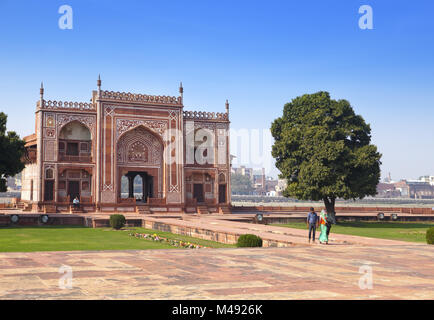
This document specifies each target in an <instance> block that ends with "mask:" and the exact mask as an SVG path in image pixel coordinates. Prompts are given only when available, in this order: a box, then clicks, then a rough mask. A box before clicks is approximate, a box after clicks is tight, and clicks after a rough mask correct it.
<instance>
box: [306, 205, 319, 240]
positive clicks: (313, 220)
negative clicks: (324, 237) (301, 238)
mask: <svg viewBox="0 0 434 320" xmlns="http://www.w3.org/2000/svg"><path fill="white" fill-rule="evenodd" d="M306 224H307V227H308V229H309V243H310V239H311V238H312V236H313V238H312V239H313V242H314V243H315V231H316V228H317V227H318V215H317V214H316V212H315V210H314V209H313V208H310V210H309V213H308V214H307V221H306Z"/></svg>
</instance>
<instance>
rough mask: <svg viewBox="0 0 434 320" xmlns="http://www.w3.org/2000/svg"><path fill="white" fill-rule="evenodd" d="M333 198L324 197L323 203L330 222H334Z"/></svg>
mask: <svg viewBox="0 0 434 320" xmlns="http://www.w3.org/2000/svg"><path fill="white" fill-rule="evenodd" d="M335 200H336V198H334V197H330V198H328V197H325V198H324V205H325V207H326V210H327V215H328V216H329V217H330V218H331V219H330V220H331V221H332V223H336V212H335Z"/></svg>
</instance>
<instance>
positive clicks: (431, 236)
mask: <svg viewBox="0 0 434 320" xmlns="http://www.w3.org/2000/svg"><path fill="white" fill-rule="evenodd" d="M426 243H428V244H434V227H431V228H429V229H428V230H427V231H426Z"/></svg>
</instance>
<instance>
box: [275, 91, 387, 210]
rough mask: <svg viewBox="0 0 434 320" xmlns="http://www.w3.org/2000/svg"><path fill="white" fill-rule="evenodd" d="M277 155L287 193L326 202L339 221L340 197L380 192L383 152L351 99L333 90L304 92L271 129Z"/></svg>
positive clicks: (286, 105) (287, 195)
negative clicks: (337, 202)
mask: <svg viewBox="0 0 434 320" xmlns="http://www.w3.org/2000/svg"><path fill="white" fill-rule="evenodd" d="M271 133H272V135H273V137H274V139H275V143H274V145H273V148H272V155H273V157H274V158H275V159H276V167H277V168H278V169H279V170H280V172H281V175H280V176H281V178H286V179H288V186H287V188H286V190H284V192H283V194H284V196H286V197H289V196H292V197H296V198H298V199H301V200H314V201H318V200H323V201H324V204H325V206H326V208H327V211H328V212H329V213H330V214H331V215H332V217H334V204H335V200H336V198H343V199H357V198H360V199H361V198H364V197H365V196H368V195H371V196H373V195H375V194H376V193H377V191H376V186H377V184H378V183H379V181H380V165H381V161H380V159H381V154H380V153H379V152H378V151H377V147H376V146H375V145H373V144H371V143H370V142H371V128H370V126H369V124H367V123H366V122H365V121H364V119H363V118H362V117H361V116H360V115H356V114H355V112H354V110H353V108H352V107H351V105H350V103H349V102H348V101H346V100H337V101H336V100H333V99H331V98H330V94H329V93H328V92H317V93H314V94H305V95H303V96H300V97H297V98H295V99H293V100H292V101H291V102H290V103H287V104H285V106H284V108H283V115H282V116H281V117H279V118H277V119H276V120H275V121H274V122H273V123H272V126H271Z"/></svg>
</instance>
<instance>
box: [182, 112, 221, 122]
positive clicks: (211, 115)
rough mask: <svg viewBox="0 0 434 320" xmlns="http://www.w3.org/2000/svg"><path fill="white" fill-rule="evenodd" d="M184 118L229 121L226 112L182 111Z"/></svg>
mask: <svg viewBox="0 0 434 320" xmlns="http://www.w3.org/2000/svg"><path fill="white" fill-rule="evenodd" d="M184 119H186V120H217V121H229V115H228V113H227V112H226V113H222V112H217V113H216V112H206V111H184Z"/></svg>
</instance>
